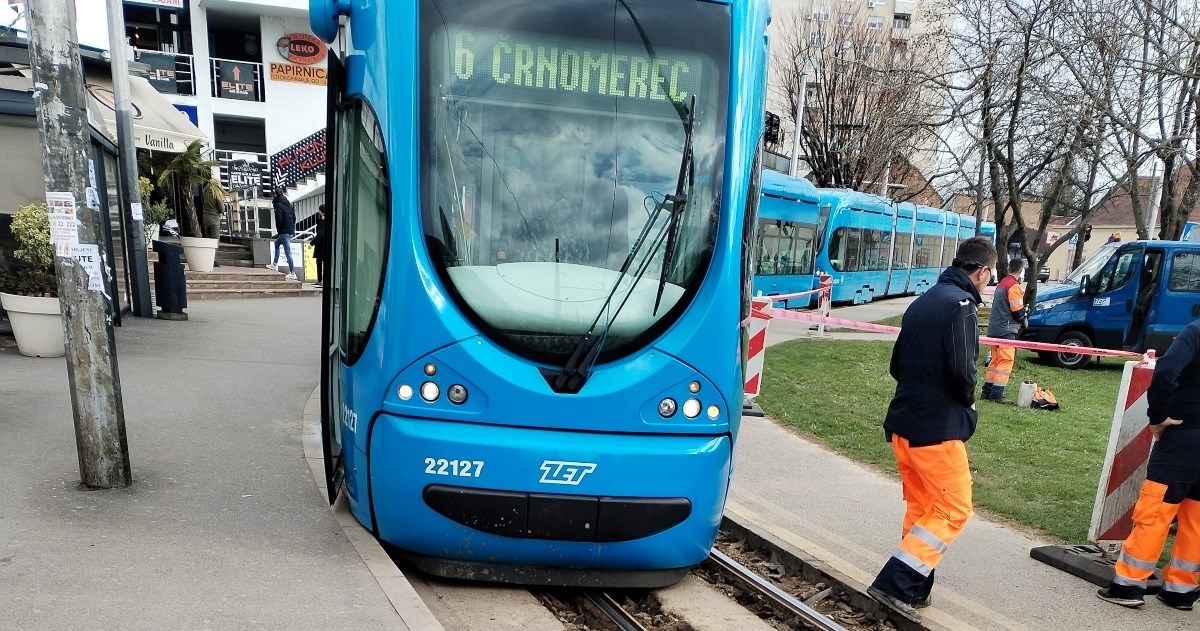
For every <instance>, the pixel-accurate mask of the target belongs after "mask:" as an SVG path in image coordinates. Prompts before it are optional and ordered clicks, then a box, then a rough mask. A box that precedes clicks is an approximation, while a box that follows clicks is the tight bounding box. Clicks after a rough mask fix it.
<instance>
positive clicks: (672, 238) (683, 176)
mask: <svg viewBox="0 0 1200 631" xmlns="http://www.w3.org/2000/svg"><path fill="white" fill-rule="evenodd" d="M695 126H696V95H695V94H693V95H692V103H691V107H690V108H688V115H687V123H685V124H684V129H685V132H684V136H683V159H682V160H680V163H679V179H678V180H676V181H675V194H674V195H667V196H666V200H668V201H670V202H671V222H670V223H669V224H668V226H667V251H666V252H665V253H663V264H662V272H661V273H660V274H659V276H658V291H657V293H655V295H654V311H653V312H651V315H658V305H659V303H661V302H662V294H663V289H664V288H665V287H666V286H667V275H668V274H670V272H671V263H672V262H673V261H674V260H675V247H676V246H677V245H678V244H679V228H680V226H682V225H683V219H682V217H683V211H684V209H685V208H687V202H688V193H689V192H690V191H691V190H692V186H693V185H694V184H695V183H696V177H695V171H694V170H693V169H692V162H693V157H692V129H693V128H695ZM685 180H686V182H687V183H686V186H687V188H686V189H685V188H684V186H685V184H684V181H685Z"/></svg>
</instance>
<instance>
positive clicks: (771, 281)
mask: <svg viewBox="0 0 1200 631" xmlns="http://www.w3.org/2000/svg"><path fill="white" fill-rule="evenodd" d="M758 217H759V219H758V241H757V243H756V245H755V256H754V257H753V258H754V261H753V264H754V295H756V296H758V295H763V296H779V295H784V294H792V293H800V292H805V291H810V290H812V289H815V288H816V286H817V279H816V275H815V274H814V273H813V270H814V263H815V260H814V259H815V257H816V254H817V251H818V250H820V249H821V240H822V238H823V237H824V234H825V222H826V220H827V219H828V218H829V207H828V206H821V198H820V196H819V195H818V194H817V188H816V187H815V186H813V185H812V184H811V183H809V181H808V180H805V179H801V178H794V177H789V176H787V175H783V174H781V173H776V172H775V171H763V173H762V197H761V198H760V201H759V207H758ZM813 304H816V296H815V295H811V294H810V295H807V296H800V297H796V298H791V299H787V300H783V301H780V302H778V303H776V304H775V306H777V307H779V306H782V307H784V308H796V307H808V306H811V305H813Z"/></svg>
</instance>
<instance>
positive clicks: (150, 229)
mask: <svg viewBox="0 0 1200 631" xmlns="http://www.w3.org/2000/svg"><path fill="white" fill-rule="evenodd" d="M161 232H162V227H161V226H159V225H158V224H151V225H149V226H146V249H147V250H153V249H154V242H155V241H158V236H159V234H160V233H161Z"/></svg>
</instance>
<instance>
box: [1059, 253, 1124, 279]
mask: <svg viewBox="0 0 1200 631" xmlns="http://www.w3.org/2000/svg"><path fill="white" fill-rule="evenodd" d="M1119 247H1121V244H1120V243H1116V242H1113V243H1105V244H1104V245H1103V246H1101V247H1100V249H1099V250H1096V253H1095V254H1093V255H1091V256H1089V257H1088V258H1087V260H1086V261H1084V262H1083V264H1082V265H1080V266H1079V267H1076V268H1075V271H1073V272H1071V273H1070V274H1067V280H1066V281H1065V282H1066V283H1067V284H1068V285H1078V284H1079V281H1081V280H1083V277H1084V276H1088V277H1091V278H1095V277H1096V274H1099V273H1100V270H1101V269H1102V268H1103V267H1104V264H1105V263H1107V262H1108V259H1110V258H1112V254H1113V252H1116V251H1117V248H1119Z"/></svg>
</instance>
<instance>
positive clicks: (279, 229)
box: [274, 195, 296, 234]
mask: <svg viewBox="0 0 1200 631" xmlns="http://www.w3.org/2000/svg"><path fill="white" fill-rule="evenodd" d="M274 206H275V232H276V233H277V234H296V210H295V209H294V208H292V202H290V201H288V198H286V197H284V196H283V195H280V196H278V197H276V198H275V202H274Z"/></svg>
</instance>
